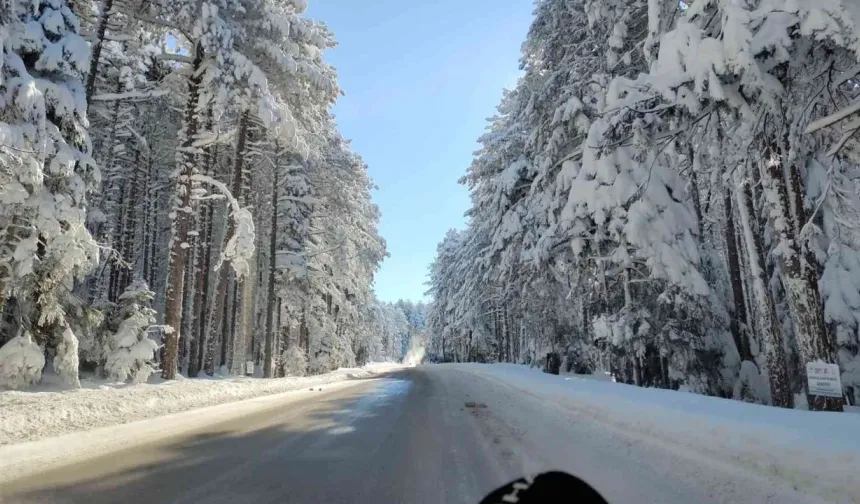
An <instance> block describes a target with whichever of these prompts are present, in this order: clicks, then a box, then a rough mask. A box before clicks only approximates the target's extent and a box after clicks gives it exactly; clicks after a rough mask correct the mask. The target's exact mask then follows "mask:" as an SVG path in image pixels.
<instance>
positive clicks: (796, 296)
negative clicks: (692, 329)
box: [762, 148, 843, 411]
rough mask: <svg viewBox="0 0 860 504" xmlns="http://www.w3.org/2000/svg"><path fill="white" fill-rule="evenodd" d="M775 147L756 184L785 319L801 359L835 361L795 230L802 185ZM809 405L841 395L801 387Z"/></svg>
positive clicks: (807, 254)
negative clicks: (769, 229)
mask: <svg viewBox="0 0 860 504" xmlns="http://www.w3.org/2000/svg"><path fill="white" fill-rule="evenodd" d="M781 158H788V156H780V151H779V149H777V148H771V149H769V159H766V160H765V163H764V164H765V166H764V170H763V171H762V185H763V188H764V194H765V199H766V201H767V204H768V209H769V212H768V213H769V216H770V220H771V224H772V226H773V229H774V232H775V233H776V238H777V241H778V243H777V249H776V250H775V251H774V256H775V258H776V260H777V262H778V264H779V268H780V278H781V280H782V285H783V288H784V289H785V297H786V301H787V302H788V307H789V311H790V312H791V319H792V322H794V328H795V331H796V332H797V345H798V350H799V352H800V357H801V359H802V363H803V365H804V366H803V374H804V375H805V371H806V364H808V363H810V362H824V363H828V364H836V363H837V361H836V341H835V338H834V337H833V334H831V333H830V332H829V331H828V330H827V324H826V323H825V320H824V305H823V302H822V300H821V295H820V293H819V291H818V272H817V271H816V269H815V267H814V265H815V258H814V257H813V256H812V253H811V251H810V250H809V249H808V247H807V246H805V245H804V242H805V238H804V237H803V236H800V233H799V231H800V230H801V229H802V227H803V225H804V224H805V223H806V211H805V209H804V208H803V200H802V195H803V185H802V182H801V180H800V173H799V172H798V169H797V166H796V164H795V163H796V161H792V162H791V163H789V164H788V166H786V165H785V163H784V162H783V160H782V159H781ZM807 401H808V403H809V409H811V410H819V411H820V410H827V411H842V408H843V402H842V398H833V397H824V396H812V395H809V393H808V391H807Z"/></svg>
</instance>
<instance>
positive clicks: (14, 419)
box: [0, 364, 396, 446]
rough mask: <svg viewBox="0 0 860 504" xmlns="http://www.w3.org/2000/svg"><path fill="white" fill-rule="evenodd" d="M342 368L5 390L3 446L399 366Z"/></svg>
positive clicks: (0, 425) (0, 398)
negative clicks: (299, 375) (51, 389)
mask: <svg viewBox="0 0 860 504" xmlns="http://www.w3.org/2000/svg"><path fill="white" fill-rule="evenodd" d="M395 367H396V366H395V365H392V364H373V365H369V366H366V367H364V368H355V369H339V370H337V371H334V372H332V373H328V374H324V375H318V376H309V377H302V378H272V379H260V378H240V377H230V378H221V379H218V378H213V379H205V378H195V379H183V380H176V381H171V382H164V383H159V384H156V385H149V384H141V385H100V386H98V388H81V389H75V390H67V391H62V392H38V391H36V392H33V391H30V392H27V391H13V390H9V391H2V392H0V446H2V445H7V444H12V443H20V442H24V441H35V440H38V439H43V438H47V437H54V436H60V435H63V434H69V433H71V432H77V431H83V430H89V429H95V428H98V427H106V426H110V425H117V424H124V423H128V422H133V421H136V420H144V419H147V418H153V417H157V416H161V415H167V414H170V413H179V412H182V411H187V410H191V409H196V408H201V407H204V406H213V405H216V404H222V403H228V402H233V401H240V400H244V399H251V398H255V397H260V396H265V395H271V394H279V393H282V392H289V391H292V390H300V389H303V388H305V387H316V386H319V385H324V384H327V383H333V382H338V381H343V380H349V379H355V378H370V377H373V376H375V375H376V374H377V373H381V372H384V371H388V370H391V369H394V368H395Z"/></svg>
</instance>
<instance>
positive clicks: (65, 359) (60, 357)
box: [54, 327, 81, 388]
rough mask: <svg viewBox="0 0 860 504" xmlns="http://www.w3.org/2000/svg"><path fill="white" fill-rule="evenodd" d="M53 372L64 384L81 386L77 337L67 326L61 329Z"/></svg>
mask: <svg viewBox="0 0 860 504" xmlns="http://www.w3.org/2000/svg"><path fill="white" fill-rule="evenodd" d="M54 372H55V373H57V376H59V377H60V378H62V380H63V383H65V384H66V385H69V386H72V387H75V388H78V387H80V386H81V381H80V379H78V338H77V337H76V336H75V333H73V332H72V330H71V329H69V328H68V327H67V328H66V329H65V330H63V335H62V337H61V338H60V342H59V343H58V344H57V355H55V356H54Z"/></svg>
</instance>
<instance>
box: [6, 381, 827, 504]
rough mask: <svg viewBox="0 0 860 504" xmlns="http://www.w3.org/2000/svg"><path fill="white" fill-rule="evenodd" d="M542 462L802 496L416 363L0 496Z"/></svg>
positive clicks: (278, 499)
mask: <svg viewBox="0 0 860 504" xmlns="http://www.w3.org/2000/svg"><path fill="white" fill-rule="evenodd" d="M473 403H474V404H473ZM470 406H477V407H470ZM481 406H486V407H481ZM237 407H241V406H237ZM201 411H203V412H205V410H201ZM554 411H556V412H555V413H554ZM550 469H562V470H566V471H568V472H571V473H573V474H576V475H578V476H580V477H582V478H583V479H585V480H586V481H588V482H589V483H591V484H592V485H593V486H594V487H595V488H597V490H598V491H600V492H601V493H603V495H604V496H605V497H606V498H607V500H609V501H610V502H612V503H613V504H620V503H625V502H631V503H636V504H642V503H648V502H654V503H678V504H680V503H692V502H696V503H698V502H757V503H762V502H780V503H782V502H816V501H815V500H812V499H808V498H807V496H802V495H798V494H794V493H793V492H791V491H786V492H784V491H782V490H780V489H774V488H772V487H770V486H769V485H767V484H764V483H763V482H761V481H759V480H747V479H746V477H745V476H744V475H743V474H740V473H737V472H734V471H728V472H723V471H721V470H720V469H715V468H714V467H712V466H709V465H707V463H706V462H703V461H695V460H691V459H689V458H687V457H686V456H684V457H679V456H678V455H677V454H673V453H671V452H669V451H664V450H662V449H660V448H659V447H653V446H650V445H648V444H647V443H640V442H639V441H637V440H636V439H628V438H625V437H624V436H623V435H620V434H618V433H612V432H611V431H606V430H604V429H603V427H602V426H600V425H599V424H596V423H595V422H593V421H590V420H589V419H585V418H582V419H576V418H574V417H571V416H569V415H567V414H564V413H563V412H562V413H559V412H558V411H557V409H556V410H554V409H553V407H552V406H551V405H550V406H548V405H547V404H546V403H545V402H541V401H540V400H539V399H538V398H537V397H533V396H529V394H527V393H523V391H519V390H515V389H511V388H508V387H506V386H504V385H503V384H500V383H494V382H492V381H491V380H489V379H484V378H479V377H476V376H474V375H470V374H468V373H463V372H459V371H455V370H451V369H447V370H445V369H439V368H437V367H436V366H426V367H424V366H422V367H418V368H414V369H408V370H404V371H398V372H394V373H392V374H390V375H388V376H386V377H384V378H379V379H368V380H356V381H355V382H354V384H352V385H350V386H347V387H333V388H332V390H330V391H325V390H323V391H318V392H315V393H314V394H310V395H309V394H303V395H302V396H301V397H300V398H295V397H294V398H292V399H285V400H284V402H282V403H280V402H279V403H274V405H273V407H272V408H271V409H268V410H263V411H255V412H252V413H249V414H248V415H245V416H241V417H238V418H235V419H232V420H229V421H224V422H220V423H219V422H218V421H217V419H214V420H213V422H212V423H210V424H208V426H206V427H202V428H198V429H196V430H193V431H191V432H186V433H183V434H177V435H174V436H173V437H166V438H161V439H159V440H155V441H153V442H152V443H150V444H146V445H143V446H138V447H135V448H130V449H127V450H125V451H119V452H113V453H109V454H104V455H101V456H99V457H98V458H95V459H89V460H85V461H79V462H75V463H73V464H70V465H68V466H65V467H62V466H61V467H57V468H53V469H48V470H46V471H43V472H42V473H40V474H37V475H34V476H30V477H27V478H25V479H20V480H15V481H11V482H7V483H6V484H4V485H3V487H2V488H0V503H3V504H6V503H31V502H39V503H60V502H62V503H78V502H81V503H87V504H90V503H92V504H98V503H187V504H201V503H205V504H215V503H231V504H233V503H254V504H257V503H260V504H262V503H278V504H282V503H294V502H302V503H304V502H308V503H316V502H320V503H357V504H363V503H367V504H370V503H374V504H384V503H392V504H410V503H418V504H423V503H464V504H472V503H478V502H479V501H480V500H481V498H482V497H483V496H484V495H486V494H487V493H489V492H490V491H492V490H493V489H494V488H496V487H498V486H501V485H502V484H503V483H506V482H508V481H510V480H513V479H516V478H518V477H520V476H522V475H524V474H527V473H534V472H538V471H545V470H550Z"/></svg>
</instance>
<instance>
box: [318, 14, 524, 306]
mask: <svg viewBox="0 0 860 504" xmlns="http://www.w3.org/2000/svg"><path fill="white" fill-rule="evenodd" d="M308 4H309V8H308V12H307V15H308V16H309V17H312V18H314V19H318V20H321V21H324V22H325V23H326V24H328V26H329V27H330V28H331V30H332V31H333V32H334V34H335V37H336V38H337V40H338V43H339V45H338V47H336V48H334V49H332V50H329V51H328V52H327V56H326V59H327V60H328V61H329V62H330V63H331V64H333V65H334V66H335V67H337V70H338V75H339V78H340V85H341V87H342V88H343V90H344V91H345V93H346V96H343V97H341V98H340V101H339V102H338V104H337V106H336V107H335V109H334V113H335V115H336V116H337V122H338V125H339V126H340V129H341V131H342V133H343V135H344V136H345V137H346V138H350V139H352V145H353V148H354V149H355V151H356V152H358V153H359V154H361V155H362V157H364V160H365V162H366V163H367V164H368V165H369V167H370V174H371V176H372V177H373V179H374V182H376V184H377V185H378V186H379V190H378V191H376V192H375V193H374V195H373V196H374V201H375V202H376V203H377V204H378V205H379V207H380V209H381V211H382V221H381V223H380V232H381V234H382V236H384V237H385V239H386V240H387V242H388V250H389V252H390V253H391V257H389V258H388V259H386V260H385V262H384V263H383V265H382V269H381V271H380V272H379V274H378V275H377V278H376V285H375V290H376V294H377V296H378V297H379V298H380V299H381V300H383V301H396V300H397V299H400V298H403V299H411V300H419V299H423V297H424V291H425V290H426V286H425V285H424V282H425V281H426V276H427V267H428V266H429V264H430V263H431V262H432V260H433V256H434V255H435V253H436V243H437V242H439V240H441V239H442V238H443V237H444V236H445V232H446V231H447V230H448V229H450V228H452V227H456V228H460V227H463V225H464V223H465V219H464V217H463V213H464V212H465V211H466V210H467V209H468V207H469V197H468V191H467V188H466V187H464V186H460V185H459V184H457V179H458V178H460V176H461V175H463V173H464V172H465V170H466V168H467V167H468V166H469V163H470V162H471V159H472V153H473V152H474V151H475V150H476V149H477V143H476V140H477V138H478V137H479V136H480V135H481V134H482V133H483V131H484V126H485V124H486V122H485V119H486V118H487V117H490V116H491V115H493V113H494V112H495V106H496V105H497V104H498V102H499V99H500V98H501V92H502V88H505V87H508V88H510V87H513V85H514V84H515V83H516V79H517V77H518V75H519V70H518V68H519V67H518V61H519V50H520V45H521V44H522V41H523V40H524V39H525V35H526V32H527V30H528V26H529V23H530V22H531V13H532V6H533V4H532V0H433V1H425V0H367V1H357V0H310V1H309V2H308Z"/></svg>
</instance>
